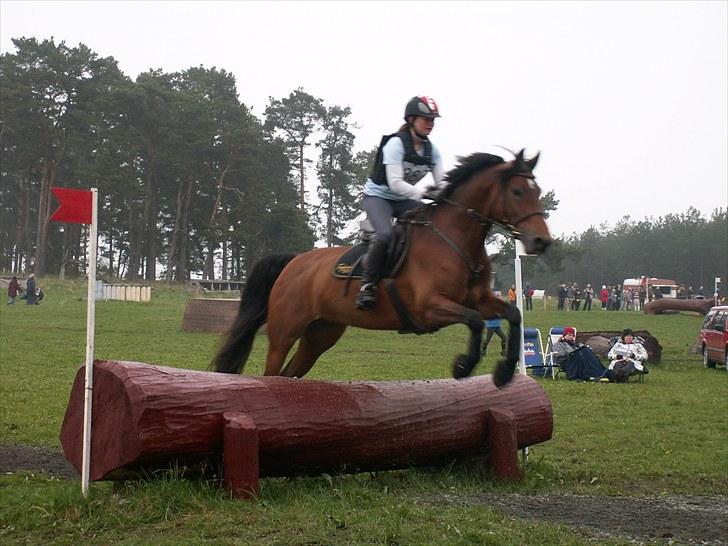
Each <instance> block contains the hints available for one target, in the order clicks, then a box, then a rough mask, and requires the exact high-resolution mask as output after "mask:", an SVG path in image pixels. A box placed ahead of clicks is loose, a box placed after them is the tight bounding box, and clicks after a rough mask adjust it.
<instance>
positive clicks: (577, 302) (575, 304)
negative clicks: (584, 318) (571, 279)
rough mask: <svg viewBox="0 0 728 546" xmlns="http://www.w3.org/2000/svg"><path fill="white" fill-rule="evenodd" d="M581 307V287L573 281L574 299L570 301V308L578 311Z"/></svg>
mask: <svg viewBox="0 0 728 546" xmlns="http://www.w3.org/2000/svg"><path fill="white" fill-rule="evenodd" d="M580 307H581V288H579V285H578V284H576V283H574V299H573V300H572V302H571V308H572V309H573V310H574V311H578V310H579V308H580Z"/></svg>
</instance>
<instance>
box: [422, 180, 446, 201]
mask: <svg viewBox="0 0 728 546" xmlns="http://www.w3.org/2000/svg"><path fill="white" fill-rule="evenodd" d="M443 189H444V186H436V185H435V184H433V185H432V186H427V187H426V188H425V192H424V193H423V194H422V199H429V200H431V201H437V200H438V199H439V198H440V194H442V190H443Z"/></svg>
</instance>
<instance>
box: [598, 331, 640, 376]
mask: <svg viewBox="0 0 728 546" xmlns="http://www.w3.org/2000/svg"><path fill="white" fill-rule="evenodd" d="M607 357H608V358H609V359H610V360H611V362H610V364H609V369H608V370H607V371H606V372H604V376H603V377H606V378H607V380H608V381H609V382H611V383H624V382H626V381H627V380H628V379H629V377H630V376H632V375H635V374H637V373H648V370H647V367H646V366H645V364H644V363H645V362H647V349H645V348H644V347H643V346H642V344H641V343H638V342H636V341H635V339H634V332H632V330H631V329H629V328H625V329H624V331H622V335H621V336H620V338H619V341H617V343H615V344H614V347H612V348H611V349H610V351H609V353H608V354H607Z"/></svg>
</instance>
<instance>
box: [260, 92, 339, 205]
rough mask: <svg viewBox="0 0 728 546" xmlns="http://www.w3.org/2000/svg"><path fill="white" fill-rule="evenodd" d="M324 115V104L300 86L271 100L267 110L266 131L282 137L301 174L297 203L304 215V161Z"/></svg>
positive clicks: (299, 175) (298, 179)
mask: <svg viewBox="0 0 728 546" xmlns="http://www.w3.org/2000/svg"><path fill="white" fill-rule="evenodd" d="M324 114H325V109H324V106H323V101H322V100H321V99H318V98H315V97H313V96H312V95H309V94H308V93H306V92H305V91H304V90H303V88H301V87H299V88H298V89H296V90H295V91H293V92H292V93H291V94H290V95H288V97H287V98H283V99H274V98H273V97H270V98H269V104H268V107H267V108H266V109H265V112H264V115H265V118H266V119H265V128H266V129H267V130H270V131H273V132H275V133H277V134H280V135H281V137H282V139H283V142H284V143H285V145H286V153H287V154H288V157H289V158H290V159H291V163H292V164H293V165H295V166H296V169H297V171H298V175H297V183H298V202H299V207H300V210H301V212H302V213H304V214H305V212H306V189H305V178H306V176H305V171H306V164H307V163H308V162H309V161H308V160H307V159H306V158H305V152H306V147H307V146H309V145H310V141H309V139H310V138H311V135H312V134H313V133H314V132H315V131H316V130H317V129H318V127H319V125H320V121H321V118H322V117H323V115H324Z"/></svg>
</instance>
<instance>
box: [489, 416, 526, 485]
mask: <svg viewBox="0 0 728 546" xmlns="http://www.w3.org/2000/svg"><path fill="white" fill-rule="evenodd" d="M516 425H517V421H516V416H515V415H514V414H513V412H510V411H506V410H500V409H491V410H489V411H488V417H487V429H488V436H487V443H488V456H489V457H490V466H491V468H492V469H493V474H495V476H496V477H498V478H501V479H506V480H509V479H520V478H521V471H520V469H519V468H518V433H517V430H516Z"/></svg>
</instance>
